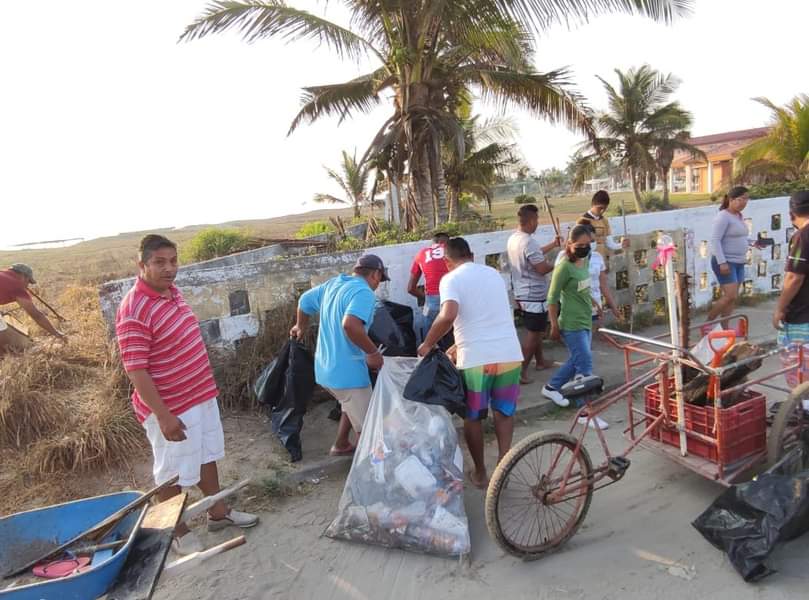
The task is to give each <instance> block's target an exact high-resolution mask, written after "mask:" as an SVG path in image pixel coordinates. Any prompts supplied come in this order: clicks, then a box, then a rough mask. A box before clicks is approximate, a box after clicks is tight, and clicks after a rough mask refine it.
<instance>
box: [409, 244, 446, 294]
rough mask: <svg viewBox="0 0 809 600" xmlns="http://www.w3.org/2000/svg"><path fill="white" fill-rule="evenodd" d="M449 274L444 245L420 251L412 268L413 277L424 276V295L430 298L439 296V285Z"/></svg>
mask: <svg viewBox="0 0 809 600" xmlns="http://www.w3.org/2000/svg"><path fill="white" fill-rule="evenodd" d="M448 272H449V269H447V263H446V262H445V261H444V246H443V245H442V244H433V245H432V246H430V247H429V248H423V249H421V250H419V253H418V254H416V258H415V259H414V260H413V266H412V267H410V273H411V274H412V275H419V274H423V275H424V293H425V294H427V295H428V296H437V295H438V284H439V283H441V278H442V277H443V276H444V275H446V274H447V273H448Z"/></svg>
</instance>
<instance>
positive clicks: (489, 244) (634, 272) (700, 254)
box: [100, 197, 790, 343]
mask: <svg viewBox="0 0 809 600" xmlns="http://www.w3.org/2000/svg"><path fill="white" fill-rule="evenodd" d="M717 209H718V207H717V206H716V205H712V206H705V207H701V208H693V209H684V210H676V211H669V212H662V213H661V212H656V213H649V214H642V215H630V216H628V217H627V218H626V223H627V227H628V230H629V234H630V235H629V237H630V240H631V248H630V249H629V251H627V252H625V253H623V254H616V255H614V256H612V257H610V273H609V282H610V286H611V288H612V289H613V290H615V295H616V302H617V303H618V304H620V305H621V306H625V307H632V308H631V310H635V311H637V312H649V311H652V310H657V311H658V312H659V311H660V310H661V308H662V301H661V299H662V297H663V294H664V291H665V290H664V287H665V286H664V284H663V282H662V281H661V279H660V277H659V275H658V276H656V275H655V273H654V272H653V271H652V269H651V264H652V262H653V261H654V258H655V250H654V242H655V240H656V232H657V231H661V230H663V231H667V232H669V233H671V235H672V236H673V237H674V239H675V241H676V242H677V243H678V247H679V248H680V249H681V250H680V252H679V255H678V260H679V262H680V264H683V263H684V264H685V266H686V269H687V271H688V273H689V274H691V275H692V276H693V289H692V297H693V300H694V303H695V305H696V306H704V305H706V304H707V303H709V302H710V300H711V297H712V295H713V294H714V293H717V292H718V287H717V286H716V281H715V277H714V275H713V273H712V272H711V269H710V250H709V241H710V234H711V225H712V221H713V218H714V216H715V215H716V212H717ZM515 210H516V209H515ZM745 218H746V221H747V223H748V227H749V229H750V231H751V235H753V236H755V235H758V234H759V233H761V234H763V235H764V236H765V237H773V238H775V243H776V245H775V246H774V247H773V248H767V249H765V250H751V252H750V254H749V256H748V266H747V268H746V278H745V287H744V291H745V292H746V293H754V292H757V293H769V292H773V291H775V290H777V289H778V287H779V286H780V280H781V275H782V272H783V267H784V258H785V257H786V254H787V241H788V239H789V235H790V231H789V227H790V223H789V217H788V199H787V198H786V197H782V198H770V199H766V200H755V201H752V202H750V204H749V205H748V207H747V209H746V210H745ZM570 225H571V224H563V225H562V228H563V231H566V230H567V227H569V226H570ZM611 225H612V229H613V233H615V234H617V235H621V234H623V233H624V226H623V219H622V218H621V217H615V218H612V219H611ZM510 235H511V231H499V232H494V233H481V234H475V235H469V236H466V239H467V240H468V241H469V244H470V246H471V247H472V251H473V252H474V253H475V260H476V261H478V262H481V263H482V262H488V263H489V264H491V265H494V266H498V267H499V268H500V269H501V271H503V276H504V279H506V280H507V281H508V274H507V269H508V261H507V260H506V258H505V256H504V255H503V253H504V252H505V249H506V242H507V240H508V237H509V236H510ZM535 235H536V236H537V238H538V239H539V240H540V242H543V243H544V242H547V241H550V240H551V239H552V237H553V229H552V228H551V226H550V225H545V226H543V227H540V229H539V230H538V231H537V233H536V234H535ZM424 243H425V242H415V243H410V244H400V245H396V246H383V247H380V248H372V249H369V250H368V251H369V252H373V253H375V254H378V255H379V256H381V257H382V259H383V260H384V261H385V264H386V265H387V266H388V269H389V271H390V275H391V279H392V281H391V282H389V283H385V284H382V285H381V286H380V288H379V290H378V291H377V295H378V296H380V297H381V298H383V299H389V300H393V301H394V302H399V303H402V304H408V305H410V306H413V307H414V308H415V306H416V303H415V299H414V298H412V297H411V296H409V295H408V294H407V281H408V279H409V277H410V275H409V273H410V264H411V261H412V259H413V256H414V255H415V253H416V252H417V251H418V250H419V248H421V247H422V246H423V245H424ZM359 255H360V252H345V253H335V254H321V255H317V256H299V257H294V258H288V259H280V258H277V257H273V256H272V255H269V256H268V252H267V250H265V249H259V250H253V251H250V252H243V253H240V254H238V255H236V258H233V260H228V259H231V258H232V257H226V258H225V259H216V261H209V262H208V263H200V264H198V265H191V266H189V267H188V268H183V269H181V270H180V272H179V274H178V276H177V281H176V283H177V286H178V287H179V288H180V289H181V290H182V292H183V294H184V295H185V298H186V300H187V301H188V302H189V304H190V305H191V306H192V307H193V308H194V310H195V312H196V314H197V316H198V317H199V318H200V320H201V321H207V322H206V323H204V324H203V328H204V331H205V332H206V337H207V338H208V339H209V341H211V342H223V343H229V342H232V341H234V340H236V339H238V338H240V337H242V336H243V335H254V334H255V332H256V331H257V330H258V319H259V318H260V317H261V316H262V315H263V313H264V312H265V311H267V310H269V309H270V308H272V307H273V306H276V305H278V304H279V303H282V302H284V301H288V300H290V299H292V298H294V297H295V296H296V295H298V294H299V293H300V292H301V291H304V290H306V289H308V288H309V287H311V286H314V285H318V284H319V283H321V282H323V281H325V280H326V279H328V278H330V277H333V276H334V275H336V274H338V273H345V272H348V271H350V269H351V267H352V265H353V264H354V262H355V261H356V259H357V257H358V256H359ZM132 284H133V279H124V280H119V281H113V282H109V283H106V284H104V285H103V286H101V289H100V297H101V306H102V311H103V313H104V317H105V319H106V320H107V322H108V323H110V324H113V323H114V320H115V311H116V310H117V307H118V304H119V303H120V301H121V299H122V298H123V296H124V294H125V293H126V292H127V291H128V290H129V288H130V287H131V286H132Z"/></svg>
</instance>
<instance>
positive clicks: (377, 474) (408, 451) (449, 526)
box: [326, 358, 470, 556]
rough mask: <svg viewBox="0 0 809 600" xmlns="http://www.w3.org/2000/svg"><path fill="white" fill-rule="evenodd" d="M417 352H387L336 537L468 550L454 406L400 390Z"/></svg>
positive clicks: (331, 530) (331, 531)
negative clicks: (394, 354) (410, 397)
mask: <svg viewBox="0 0 809 600" xmlns="http://www.w3.org/2000/svg"><path fill="white" fill-rule="evenodd" d="M418 363H419V361H418V359H415V358H386V359H385V364H384V366H383V367H382V370H381V371H380V372H379V378H378V379H377V383H376V387H375V388H374V392H373V396H372V399H371V406H370V408H369V410H368V415H367V417H366V419H365V429H364V430H363V432H362V436H361V438H360V444H359V445H358V447H357V450H356V452H355V454H354V462H353V463H352V465H351V472H350V473H349V475H348V478H347V480H346V485H345V489H344V490H343V495H342V497H341V499H340V504H339V507H338V513H337V517H336V518H335V519H334V521H333V522H332V524H331V525H329V527H328V528H327V529H326V535H327V536H328V537H331V538H335V539H344V540H352V541H357V542H363V543H366V544H374V545H379V546H384V547H386V548H401V549H405V550H412V551H416V552H425V553H430V554H438V555H444V556H458V555H462V554H467V553H468V552H469V549H470V542H469V524H468V521H467V519H466V512H465V510H464V504H463V454H462V453H461V449H460V447H459V445H458V436H457V434H456V431H455V427H454V425H453V423H452V419H451V417H450V415H449V413H448V412H447V411H446V410H445V409H444V408H443V407H442V406H436V405H432V404H423V403H420V402H412V401H410V400H406V399H405V398H404V397H403V392H402V391H403V390H404V388H405V386H406V384H407V383H408V380H409V379H410V376H411V374H412V373H413V371H414V370H415V369H416V366H417V365H418Z"/></svg>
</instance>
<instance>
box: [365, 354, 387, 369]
mask: <svg viewBox="0 0 809 600" xmlns="http://www.w3.org/2000/svg"><path fill="white" fill-rule="evenodd" d="M384 362H385V358H384V357H383V356H382V353H381V352H379V351H378V350H377V351H376V352H374V353H373V354H366V355H365V364H366V365H368V368H370V369H372V370H374V371H378V370H379V369H381V368H382V365H383V364H384Z"/></svg>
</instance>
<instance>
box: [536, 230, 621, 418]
mask: <svg viewBox="0 0 809 600" xmlns="http://www.w3.org/2000/svg"><path fill="white" fill-rule="evenodd" d="M590 232H591V228H590V227H588V226H587V225H576V226H575V227H574V228H573V229H571V230H570V233H569V234H568V238H567V243H566V245H565V256H564V258H562V260H561V261H560V262H559V264H558V266H557V267H556V268H555V269H554V270H553V277H552V279H551V287H550V289H549V290H548V299H547V306H548V315H549V317H550V321H551V339H552V340H556V341H560V340H561V341H563V342H564V344H565V346H567V349H568V352H569V353H570V356H569V357H568V359H567V362H565V364H563V365H562V366H561V367H560V368H559V370H558V371H556V373H555V374H554V376H553V377H552V378H551V380H550V381H549V382H548V384H547V385H546V386H545V387H543V388H542V395H543V396H545V397H546V398H548V399H550V400H552V401H553V402H554V403H555V404H557V405H559V406H567V405H568V404H569V403H570V402H569V400H568V399H567V398H565V397H564V396H563V395H562V392H561V389H562V386H563V385H565V384H566V383H567V382H568V381H570V380H572V379H573V378H574V377H576V376H583V377H588V376H590V375H592V374H593V355H592V351H591V349H590V344H591V342H592V335H593V304H592V298H591V296H590V242H591V241H592V237H591V233H590ZM579 421H580V422H581V423H587V418H586V417H581V418H580V419H579ZM590 425H591V426H592V427H598V428H599V429H606V428H607V427H608V425H607V422H606V421H604V420H603V419H600V418H598V417H596V418H594V419H592V420H590Z"/></svg>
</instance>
